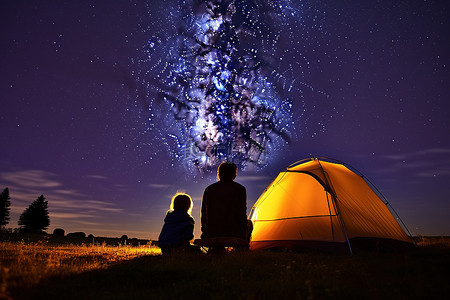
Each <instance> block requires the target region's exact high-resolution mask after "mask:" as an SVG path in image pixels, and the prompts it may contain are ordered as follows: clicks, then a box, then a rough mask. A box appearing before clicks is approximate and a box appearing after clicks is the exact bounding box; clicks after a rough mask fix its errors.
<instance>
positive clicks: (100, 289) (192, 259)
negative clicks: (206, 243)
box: [0, 238, 450, 299]
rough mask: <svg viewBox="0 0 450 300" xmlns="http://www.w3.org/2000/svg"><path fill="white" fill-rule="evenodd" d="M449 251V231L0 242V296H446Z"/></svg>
mask: <svg viewBox="0 0 450 300" xmlns="http://www.w3.org/2000/svg"><path fill="white" fill-rule="evenodd" d="M449 254H450V239H448V238H421V239H419V241H418V247H417V248H416V249H414V250H413V251H408V252H391V253H378V252H364V253H358V254H355V255H352V256H351V255H348V254H343V253H340V254H338V253H334V254H330V253H289V252H287V253H286V252H247V253H229V254H227V255H224V256H211V255H187V254H186V255H177V256H169V257H165V256H161V255H160V251H159V249H158V248H157V247H155V246H137V247H136V246H107V245H77V246H75V245H52V244H49V243H45V242H43V243H32V244H25V243H17V242H1V244H0V263H1V264H0V295H1V296H0V299H2V298H3V299H9V298H12V299H192V298H197V299H288V298H289V299H339V298H345V299H448V295H449V294H450V284H449V280H450V255H449ZM8 297H9V298H8Z"/></svg>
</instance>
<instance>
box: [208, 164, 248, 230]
mask: <svg viewBox="0 0 450 300" xmlns="http://www.w3.org/2000/svg"><path fill="white" fill-rule="evenodd" d="M236 174H237V167H236V165H235V164H234V163H231V162H223V163H222V164H220V166H219V168H218V169H217V179H219V181H218V182H216V183H213V184H211V185H210V186H208V187H207V188H206V189H205V191H204V192H203V199H202V209H201V223H202V238H213V237H238V238H246V236H247V194H246V191H245V187H244V186H242V185H240V184H239V183H237V182H234V179H235V178H236Z"/></svg>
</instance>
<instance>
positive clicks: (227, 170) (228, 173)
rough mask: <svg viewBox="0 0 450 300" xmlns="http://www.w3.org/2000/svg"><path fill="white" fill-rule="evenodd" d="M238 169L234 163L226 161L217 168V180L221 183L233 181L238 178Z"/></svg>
mask: <svg viewBox="0 0 450 300" xmlns="http://www.w3.org/2000/svg"><path fill="white" fill-rule="evenodd" d="M236 174H237V167H236V165H235V164H234V163H232V162H228V161H224V162H222V163H221V164H220V166H219V168H217V179H219V180H220V181H233V180H234V179H235V178H236Z"/></svg>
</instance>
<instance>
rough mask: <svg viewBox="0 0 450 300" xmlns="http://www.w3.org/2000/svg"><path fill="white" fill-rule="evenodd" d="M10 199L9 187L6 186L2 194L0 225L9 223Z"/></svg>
mask: <svg viewBox="0 0 450 300" xmlns="http://www.w3.org/2000/svg"><path fill="white" fill-rule="evenodd" d="M10 199H11V197H9V189H8V188H5V189H4V190H3V192H2V193H1V194H0V227H3V226H6V225H7V224H8V223H9V210H10V208H9V206H10V205H11V202H10V201H9V200H10Z"/></svg>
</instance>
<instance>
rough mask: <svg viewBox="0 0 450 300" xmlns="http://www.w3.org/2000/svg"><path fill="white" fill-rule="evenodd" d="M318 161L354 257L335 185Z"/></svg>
mask: <svg viewBox="0 0 450 300" xmlns="http://www.w3.org/2000/svg"><path fill="white" fill-rule="evenodd" d="M317 161H318V162H319V166H320V169H321V170H322V173H323V177H324V178H325V181H326V184H327V185H328V187H329V188H330V190H331V191H332V194H331V199H332V200H333V203H334V206H335V208H336V210H337V211H336V212H337V216H338V218H339V222H340V223H341V226H342V230H343V231H344V235H345V239H346V240H347V245H348V250H349V251H350V255H353V250H352V246H351V245H350V240H349V239H348V235H347V229H346V228H345V224H344V220H343V219H342V215H341V210H340V209H339V205H338V203H337V197H336V193H335V191H334V187H333V185H332V183H331V179H330V178H329V177H328V173H326V172H325V170H324V169H323V167H322V164H321V163H320V160H317Z"/></svg>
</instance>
